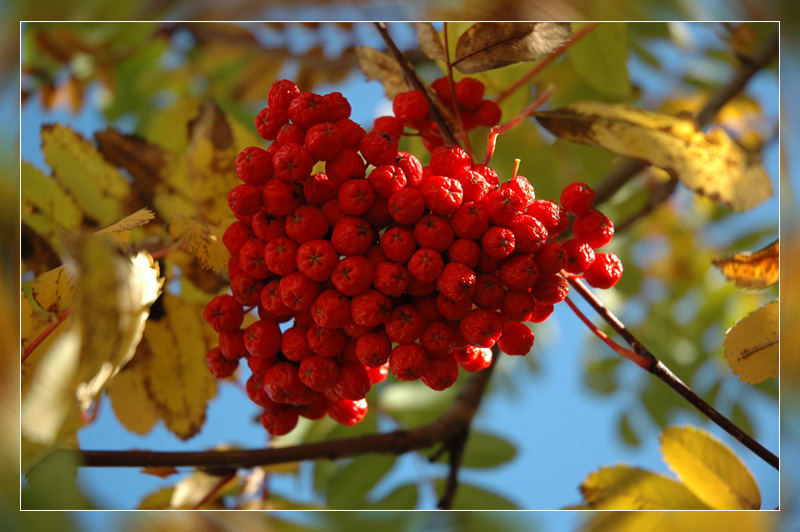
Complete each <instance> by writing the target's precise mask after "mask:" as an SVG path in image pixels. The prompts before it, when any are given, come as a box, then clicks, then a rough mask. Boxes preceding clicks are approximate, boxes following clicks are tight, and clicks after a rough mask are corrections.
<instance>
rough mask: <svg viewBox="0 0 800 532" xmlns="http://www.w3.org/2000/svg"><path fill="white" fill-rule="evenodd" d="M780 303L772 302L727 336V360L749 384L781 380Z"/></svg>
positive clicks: (748, 316)
mask: <svg viewBox="0 0 800 532" xmlns="http://www.w3.org/2000/svg"><path fill="white" fill-rule="evenodd" d="M778 342H779V339H778V302H777V301H772V302H771V303H767V304H766V305H764V306H763V307H761V308H759V309H756V310H754V311H753V312H751V313H750V314H748V315H747V316H745V317H744V318H742V319H740V320H739V321H737V322H736V324H735V325H734V326H733V327H731V328H730V329H729V330H728V332H727V334H726V335H725V360H727V361H728V365H729V366H730V367H731V370H733V372H734V373H735V374H736V375H738V376H739V378H740V379H741V380H743V381H745V382H749V383H751V384H757V383H759V382H761V381H764V380H766V379H770V378H773V377H777V376H778Z"/></svg>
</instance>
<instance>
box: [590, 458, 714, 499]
mask: <svg viewBox="0 0 800 532" xmlns="http://www.w3.org/2000/svg"><path fill="white" fill-rule="evenodd" d="M580 488H581V493H582V494H583V498H584V500H585V501H586V502H587V503H589V505H590V506H591V507H592V508H594V509H597V510H702V509H708V506H706V505H705V504H704V503H703V502H702V501H701V500H700V499H698V498H697V497H696V496H695V495H694V494H693V493H692V492H691V491H689V490H688V489H687V488H686V486H684V485H683V484H681V483H680V482H676V481H675V480H672V479H671V478H667V477H665V476H663V475H659V474H657V473H651V472H650V471H645V470H644V469H639V468H635V467H629V466H625V465H618V466H613V467H602V468H600V469H598V470H597V471H595V472H594V473H591V474H590V475H589V476H587V477H586V479H585V480H584V481H583V482H582V483H581V486H580Z"/></svg>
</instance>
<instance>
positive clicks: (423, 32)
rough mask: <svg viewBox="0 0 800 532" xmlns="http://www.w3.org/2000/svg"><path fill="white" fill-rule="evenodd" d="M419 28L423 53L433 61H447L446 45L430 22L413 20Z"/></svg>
mask: <svg viewBox="0 0 800 532" xmlns="http://www.w3.org/2000/svg"><path fill="white" fill-rule="evenodd" d="M413 24H414V27H415V28H416V29H417V42H418V43H419V49H420V50H422V53H424V54H425V56H426V57H427V58H428V59H430V60H432V61H447V57H446V56H445V52H444V45H443V44H442V40H441V39H440V38H439V34H438V33H437V32H436V28H434V27H433V24H431V23H430V22H413Z"/></svg>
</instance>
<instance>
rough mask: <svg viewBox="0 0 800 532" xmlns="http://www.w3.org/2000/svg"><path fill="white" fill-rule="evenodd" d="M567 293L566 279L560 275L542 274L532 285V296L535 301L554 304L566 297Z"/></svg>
mask: <svg viewBox="0 0 800 532" xmlns="http://www.w3.org/2000/svg"><path fill="white" fill-rule="evenodd" d="M568 293H569V284H568V283H567V280H566V279H564V278H563V277H561V276H560V275H546V276H543V277H542V278H541V279H539V281H538V282H537V283H536V286H534V287H533V296H534V297H535V298H536V302H537V303H543V304H545V305H555V304H556V303H561V302H562V301H564V299H566V297H567V294H568Z"/></svg>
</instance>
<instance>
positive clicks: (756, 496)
mask: <svg viewBox="0 0 800 532" xmlns="http://www.w3.org/2000/svg"><path fill="white" fill-rule="evenodd" d="M661 454H663V455H664V460H665V461H666V462H667V465H669V467H670V469H671V470H672V471H673V472H674V473H675V474H676V475H678V478H680V479H681V481H682V482H683V483H684V484H685V485H686V486H687V487H688V488H689V489H690V490H692V492H694V494H695V495H697V496H698V497H699V498H700V499H701V500H703V501H704V502H705V503H706V504H708V505H709V506H711V507H712V508H715V509H718V510H724V509H731V510H755V509H758V508H759V507H760V506H761V494H760V493H759V491H758V486H757V485H756V481H755V480H754V479H753V475H752V474H751V473H750V471H748V470H747V467H745V465H744V464H743V463H742V462H741V460H739V458H738V457H737V456H736V455H735V454H734V453H733V451H731V450H730V448H729V447H727V446H726V445H724V444H723V443H722V442H720V441H719V440H717V439H715V438H714V437H712V436H711V435H710V434H708V433H707V432H705V431H703V430H700V429H697V428H694V427H691V426H686V427H669V428H667V429H665V430H664V432H662V433H661Z"/></svg>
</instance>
